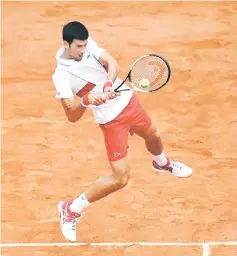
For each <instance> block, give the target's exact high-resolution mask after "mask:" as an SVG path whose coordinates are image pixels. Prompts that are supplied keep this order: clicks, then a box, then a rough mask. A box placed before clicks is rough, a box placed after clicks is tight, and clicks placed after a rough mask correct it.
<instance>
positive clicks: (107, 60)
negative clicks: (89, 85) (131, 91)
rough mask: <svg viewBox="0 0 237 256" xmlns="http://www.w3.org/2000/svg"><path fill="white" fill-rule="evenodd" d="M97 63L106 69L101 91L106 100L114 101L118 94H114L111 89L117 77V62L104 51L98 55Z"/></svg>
mask: <svg viewBox="0 0 237 256" xmlns="http://www.w3.org/2000/svg"><path fill="white" fill-rule="evenodd" d="M99 61H100V63H102V65H103V66H105V67H106V69H107V72H108V75H107V81H106V82H105V84H104V88H103V91H104V93H105V95H106V98H107V99H114V98H116V97H117V96H118V95H120V93H118V92H114V90H113V89H112V86H113V83H114V81H115V80H116V78H117V76H118V72H119V65H118V63H117V61H116V60H115V59H114V58H113V57H112V56H111V55H110V54H109V53H108V52H106V51H104V52H103V53H102V54H101V55H100V58H99Z"/></svg>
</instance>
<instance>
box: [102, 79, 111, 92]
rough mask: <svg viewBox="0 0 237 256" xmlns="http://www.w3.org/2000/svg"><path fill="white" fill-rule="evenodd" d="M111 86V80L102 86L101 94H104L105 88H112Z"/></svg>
mask: <svg viewBox="0 0 237 256" xmlns="http://www.w3.org/2000/svg"><path fill="white" fill-rule="evenodd" d="M112 86H113V81H112V80H107V81H106V82H105V84H104V87H103V92H105V88H107V87H112Z"/></svg>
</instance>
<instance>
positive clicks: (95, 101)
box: [88, 94, 106, 106]
mask: <svg viewBox="0 0 237 256" xmlns="http://www.w3.org/2000/svg"><path fill="white" fill-rule="evenodd" d="M88 100H89V103H90V104H91V105H95V106H99V105H101V104H104V103H105V102H106V96H105V95H104V94H101V95H93V94H89V95H88Z"/></svg>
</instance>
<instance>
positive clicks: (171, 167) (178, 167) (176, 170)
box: [152, 160, 193, 178]
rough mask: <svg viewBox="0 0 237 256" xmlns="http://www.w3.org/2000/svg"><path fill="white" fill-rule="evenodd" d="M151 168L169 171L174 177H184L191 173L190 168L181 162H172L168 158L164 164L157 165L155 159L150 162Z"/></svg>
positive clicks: (158, 170)
mask: <svg viewBox="0 0 237 256" xmlns="http://www.w3.org/2000/svg"><path fill="white" fill-rule="evenodd" d="M152 169H153V170H155V171H157V172H170V173H171V174H173V175H174V176H176V177H179V178H186V177H189V176H191V175H192V172H193V170H192V168H190V167H189V166H187V165H185V164H182V163H180V162H173V161H170V160H168V162H167V164H166V165H164V166H159V165H158V164H157V162H156V161H154V160H153V162H152Z"/></svg>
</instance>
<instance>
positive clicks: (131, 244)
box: [0, 241, 237, 256]
mask: <svg viewBox="0 0 237 256" xmlns="http://www.w3.org/2000/svg"><path fill="white" fill-rule="evenodd" d="M136 245H137V246H202V247H203V249H204V248H205V250H207V251H208V249H207V248H209V246H210V245H227V246H235V245H237V242H234V241H233V242H196V243H181V242H180V243H171V242H170V243H158V242H128V243H119V242H118V243H112V242H108V243H5V244H0V247H2V248H3V247H54V246H59V247H62V246H121V247H123V246H136ZM206 255H208V254H206ZM206 255H205V256H206Z"/></svg>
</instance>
